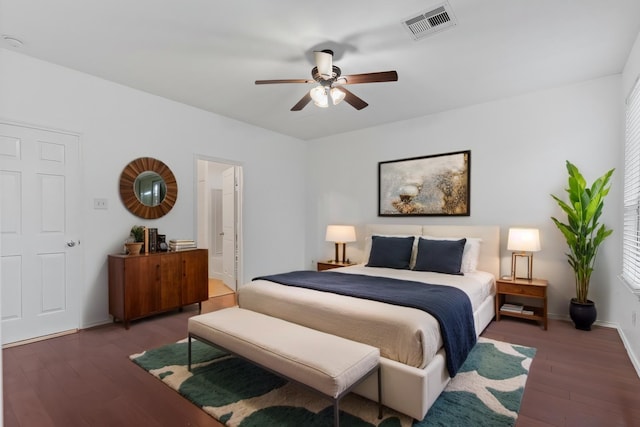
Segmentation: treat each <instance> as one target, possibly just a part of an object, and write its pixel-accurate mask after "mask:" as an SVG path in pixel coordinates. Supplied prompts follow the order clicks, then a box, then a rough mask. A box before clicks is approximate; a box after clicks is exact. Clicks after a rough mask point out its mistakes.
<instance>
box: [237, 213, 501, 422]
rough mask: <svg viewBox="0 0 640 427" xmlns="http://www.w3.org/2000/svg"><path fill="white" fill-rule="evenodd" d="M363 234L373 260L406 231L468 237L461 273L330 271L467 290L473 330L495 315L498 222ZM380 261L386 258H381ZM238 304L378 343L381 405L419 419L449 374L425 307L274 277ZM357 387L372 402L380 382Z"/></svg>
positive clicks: (377, 228) (373, 229)
mask: <svg viewBox="0 0 640 427" xmlns="http://www.w3.org/2000/svg"><path fill="white" fill-rule="evenodd" d="M365 234H366V236H365V249H364V256H365V259H366V260H369V261H371V260H372V259H373V257H374V256H376V255H377V254H379V253H380V252H379V248H380V247H381V246H380V242H382V241H391V240H398V241H401V240H403V237H405V238H406V237H409V236H413V237H417V236H421V237H423V238H427V239H430V240H443V239H447V240H450V241H452V242H455V241H457V240H458V239H460V238H465V239H466V242H465V243H462V244H463V245H464V258H463V262H462V264H463V267H462V269H463V271H465V273H464V275H452V274H442V273H438V272H433V271H414V270H412V269H397V268H385V267H371V266H365V264H364V263H363V264H358V265H355V266H351V267H344V268H339V269H333V270H330V272H327V273H341V274H342V276H347V275H356V276H360V275H363V276H375V277H387V278H394V279H402V280H410V281H412V282H424V283H430V284H446V285H449V286H451V287H453V288H456V289H458V290H459V291H458V292H459V293H460V291H462V292H464V294H466V295H467V296H468V300H469V302H470V304H471V311H472V320H471V323H473V325H472V326H473V329H474V331H475V335H476V336H478V335H479V334H480V333H481V332H482V331H483V330H484V329H485V328H486V326H487V325H488V324H489V322H490V321H491V319H492V318H493V316H494V295H495V277H497V276H498V274H499V263H500V258H499V241H500V232H499V228H498V227H497V226H414V225H380V224H375V225H368V226H366V227H365ZM389 237H391V238H392V239H389ZM393 238H395V239H393ZM374 240H375V242H374ZM408 240H411V239H408ZM413 242H415V244H414V245H413V246H412V247H411V248H410V249H409V251H410V253H411V259H410V264H411V267H414V265H416V264H417V263H421V262H422V261H421V259H417V257H416V253H417V243H418V239H417V238H416V239H415V240H413ZM372 246H373V249H374V250H373V252H372ZM449 246H451V245H449ZM405 247H406V245H405ZM423 253H424V252H423ZM370 254H371V256H372V258H371V259H370ZM373 264H376V263H375V262H373ZM376 265H378V264H376ZM383 265H386V264H385V263H384V262H383ZM320 274H325V273H320ZM323 277H329V276H323ZM238 303H239V305H240V307H242V308H245V309H249V310H253V311H257V312H260V313H263V314H267V315H270V316H273V317H278V318H281V319H284V320H287V321H290V322H294V323H298V324H301V325H303V326H307V327H311V328H314V329H318V330H321V331H323V332H328V333H332V334H335V335H339V336H342V337H344V338H348V339H352V340H354V341H359V342H363V343H365V344H369V345H374V346H376V347H378V348H380V351H381V355H382V358H381V366H382V370H381V372H382V374H381V375H382V381H383V384H384V387H383V403H384V404H385V406H388V407H390V408H392V409H395V410H397V411H399V412H402V413H404V414H407V415H409V416H411V417H413V418H415V419H418V420H420V419H422V418H424V416H425V414H426V412H427V410H428V409H429V407H431V405H432V404H433V402H435V400H436V398H437V397H438V395H439V394H440V393H441V392H442V390H443V389H444V388H445V386H446V385H447V383H448V382H449V380H450V372H451V371H450V369H451V366H450V364H449V366H448V363H447V362H448V361H447V358H446V356H447V354H446V353H445V351H444V347H443V338H442V335H443V334H442V333H441V330H440V326H439V324H438V322H437V320H436V319H435V318H434V317H433V316H431V315H429V314H428V313H425V312H424V311H422V310H418V309H416V308H411V307H403V306H398V305H391V304H387V303H385V302H378V301H372V300H368V299H360V298H356V297H353V296H345V295H337V294H333V293H329V292H321V291H317V290H312V289H306V288H299V287H291V286H286V285H283V284H279V283H276V282H273V281H271V280H255V281H252V282H250V283H248V284H246V285H244V286H242V287H241V288H240V289H239V290H238ZM354 391H355V392H356V393H358V394H361V395H363V396H365V397H368V398H370V399H373V400H375V398H376V395H377V381H375V379H373V380H369V381H366V382H364V383H362V384H361V385H360V386H359V387H358V388H356V389H355V390H354Z"/></svg>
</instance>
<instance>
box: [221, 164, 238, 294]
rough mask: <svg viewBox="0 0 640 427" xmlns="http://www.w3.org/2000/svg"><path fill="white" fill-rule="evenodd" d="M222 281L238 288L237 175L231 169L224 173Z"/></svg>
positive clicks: (230, 286)
mask: <svg viewBox="0 0 640 427" xmlns="http://www.w3.org/2000/svg"><path fill="white" fill-rule="evenodd" d="M222 233H223V236H222V281H223V282H224V284H225V285H227V286H228V287H229V288H231V289H233V290H234V291H235V290H237V289H236V288H237V287H236V259H237V254H236V174H235V168H234V167H230V168H229V169H225V171H224V172H222Z"/></svg>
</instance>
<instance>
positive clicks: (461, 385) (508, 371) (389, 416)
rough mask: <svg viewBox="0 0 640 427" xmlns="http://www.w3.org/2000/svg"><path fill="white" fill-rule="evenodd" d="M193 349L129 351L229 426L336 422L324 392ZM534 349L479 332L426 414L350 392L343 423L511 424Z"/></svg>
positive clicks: (387, 426)
mask: <svg viewBox="0 0 640 427" xmlns="http://www.w3.org/2000/svg"><path fill="white" fill-rule="evenodd" d="M192 349H193V353H192V354H193V356H192V357H193V358H192V363H193V365H192V368H193V369H192V372H189V371H188V370H187V342H186V340H183V341H180V342H178V343H175V344H169V345H166V346H163V347H160V348H156V349H153V350H147V351H145V352H143V353H140V354H134V355H131V356H130V358H131V360H133V361H134V362H135V363H137V364H138V365H139V366H141V367H142V368H143V369H145V370H146V371H148V372H150V373H151V374H152V375H154V376H155V377H157V378H159V379H160V380H162V382H164V383H165V384H167V385H168V386H169V387H171V388H172V389H174V390H176V391H178V393H180V394H181V395H182V396H184V397H186V398H187V399H189V400H190V401H191V402H193V403H194V404H196V405H198V406H199V407H201V408H202V409H203V410H204V411H205V412H207V413H208V414H209V415H211V416H212V417H214V418H215V419H217V420H219V421H220V422H222V423H223V424H225V425H227V426H243V427H246V426H255V427H269V426H274V427H276V426H277V427H284V426H296V427H298V426H318V427H320V426H330V425H333V407H332V404H331V402H330V401H329V400H328V399H326V398H323V397H321V396H320V395H318V394H315V393H313V392H311V391H308V390H306V389H303V388H301V387H299V386H296V385H295V384H291V383H288V382H287V381H286V380H283V379H282V378H280V377H278V376H276V375H273V374H271V373H269V372H266V371H264V370H262V369H260V368H258V367H255V366H253V365H251V364H250V363H248V362H245V361H243V360H241V359H238V358H235V357H232V356H229V355H227V354H226V353H224V352H222V351H220V350H218V349H216V348H213V347H211V346H209V345H206V344H203V343H200V342H197V341H193V344H192ZM535 353H536V350H535V348H530V347H522V346H517V345H512V344H507V343H504V342H500V341H494V340H489V339H486V338H482V337H481V338H480V339H479V341H478V344H476V346H475V347H474V348H473V350H472V351H471V353H470V354H469V357H468V358H467V360H466V361H465V363H464V364H463V366H462V368H461V369H460V371H459V372H458V375H456V376H455V377H454V378H453V380H451V382H450V383H449V385H448V386H447V388H446V389H445V391H444V392H443V393H442V394H441V395H440V397H438V399H437V400H436V402H435V403H434V405H433V406H432V407H431V409H430V410H429V412H428V413H427V415H426V417H425V418H424V420H421V421H415V420H412V419H411V418H409V417H407V416H405V415H402V414H399V413H397V412H394V411H392V410H390V409H388V408H385V411H384V417H383V419H382V420H378V419H377V413H378V411H377V405H376V404H375V403H374V402H371V401H369V400H367V399H364V398H362V397H360V396H357V395H355V394H350V395H348V396H347V397H345V398H344V399H343V400H342V401H341V402H340V409H341V412H340V425H342V426H344V427H347V426H358V427H360V426H362V427H364V426H379V427H400V426H402V427H405V426H406V427H409V426H413V427H428V426H446V427H453V426H465V427H469V426H492V427H497V426H513V425H514V424H515V421H516V418H517V416H518V410H519V408H520V401H521V400H522V394H523V392H524V386H525V383H526V381H527V374H528V373H529V367H530V366H531V361H532V360H533V357H534V355H535ZM383 387H384V384H383Z"/></svg>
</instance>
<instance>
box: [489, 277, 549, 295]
mask: <svg viewBox="0 0 640 427" xmlns="http://www.w3.org/2000/svg"><path fill="white" fill-rule="evenodd" d="M497 283H498V292H499V293H501V294H509V295H523V296H530V297H538V298H544V296H545V294H546V293H547V289H546V287H543V286H535V285H519V284H515V283H504V282H500V281H498V282H497Z"/></svg>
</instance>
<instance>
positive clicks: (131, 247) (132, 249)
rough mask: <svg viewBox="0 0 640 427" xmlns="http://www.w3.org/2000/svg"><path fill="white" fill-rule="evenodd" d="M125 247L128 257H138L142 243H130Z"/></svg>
mask: <svg viewBox="0 0 640 427" xmlns="http://www.w3.org/2000/svg"><path fill="white" fill-rule="evenodd" d="M124 245H125V246H126V247H127V253H128V254H129V255H140V251H141V250H142V245H143V243H142V242H131V243H125V244H124Z"/></svg>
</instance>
